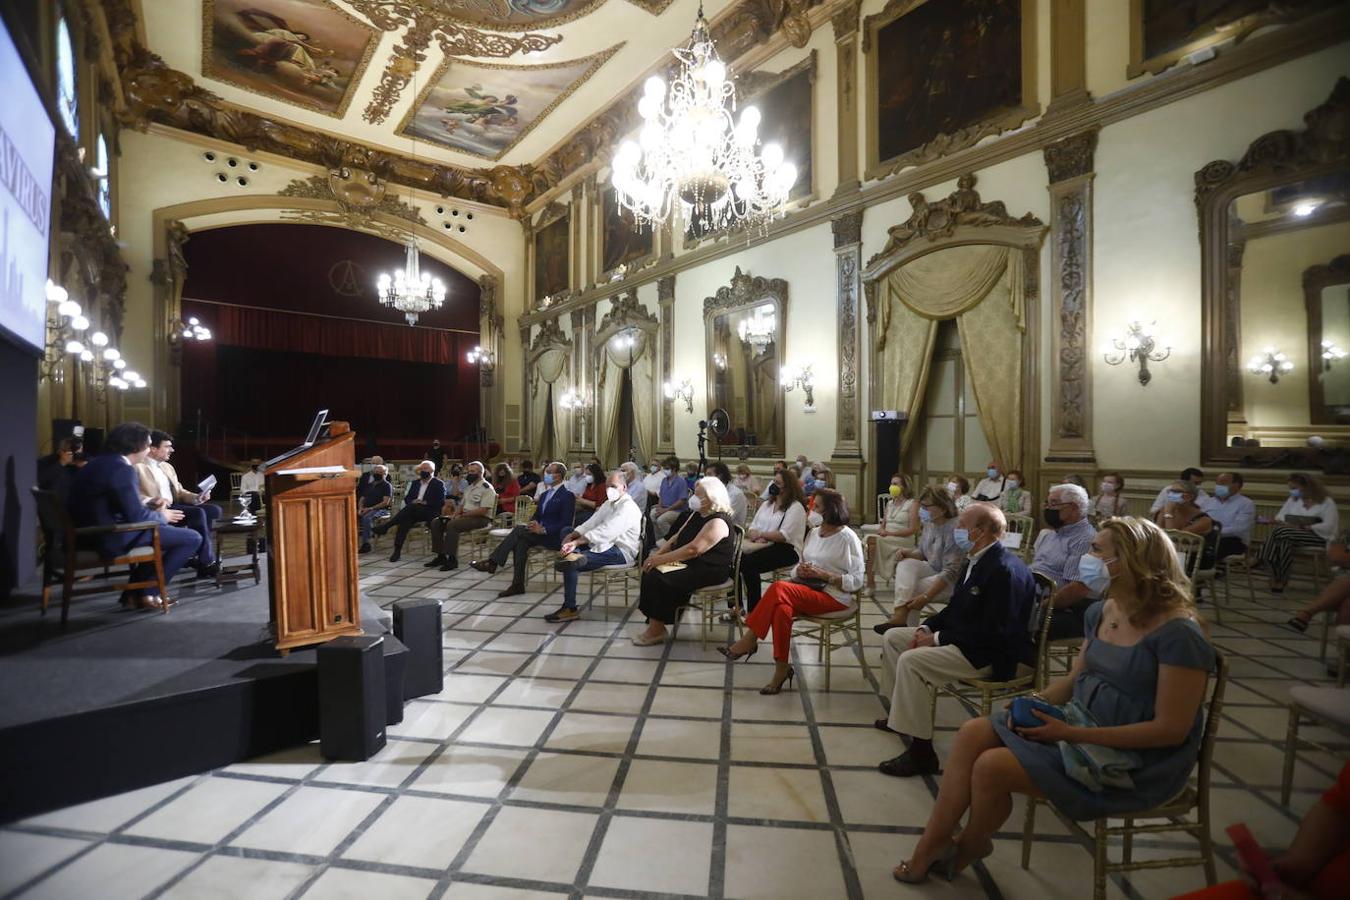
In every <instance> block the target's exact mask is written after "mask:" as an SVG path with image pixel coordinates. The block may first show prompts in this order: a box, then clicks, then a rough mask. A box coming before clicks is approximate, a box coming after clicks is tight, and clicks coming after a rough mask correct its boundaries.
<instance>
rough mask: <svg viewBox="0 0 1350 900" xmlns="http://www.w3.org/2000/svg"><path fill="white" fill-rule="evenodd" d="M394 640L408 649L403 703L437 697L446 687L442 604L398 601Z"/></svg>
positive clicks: (423, 601)
mask: <svg viewBox="0 0 1350 900" xmlns="http://www.w3.org/2000/svg"><path fill="white" fill-rule="evenodd" d="M394 637H396V638H398V639H399V640H400V641H402V642H403V643H404V645H405V646H406V647H407V648H408V657H409V658H408V672H407V674H406V675H405V676H404V678H403V699H404V700H411V699H412V698H413V697H424V696H426V695H427V694H439V693H440V692H441V688H443V687H445V661H444V651H443V650H442V649H441V601H439V600H399V601H398V602H396V603H395V604H394Z"/></svg>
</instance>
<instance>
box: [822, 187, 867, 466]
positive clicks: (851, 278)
mask: <svg viewBox="0 0 1350 900" xmlns="http://www.w3.org/2000/svg"><path fill="white" fill-rule="evenodd" d="M862 217H863V211H862V210H861V209H859V210H856V211H854V212H851V213H847V214H845V215H843V216H840V217H839V218H837V219H834V220H832V221H831V222H830V230H831V231H832V232H833V234H834V272H835V298H836V305H835V314H836V315H837V316H838V317H839V352H838V357H837V359H838V363H839V393H838V396H837V399H836V401H835V405H834V416H835V418H834V421H835V425H834V452H833V453H832V454H831V456H832V457H833V458H835V459H839V458H841V457H858V456H861V455H862V450H861V447H860V445H859V443H858V436H859V432H860V431H861V430H862V410H861V405H862V393H861V391H860V390H859V374H858V361H859V359H860V358H861V355H862V346H861V341H862V328H861V327H859V318H860V313H861V306H862V302H861V297H862Z"/></svg>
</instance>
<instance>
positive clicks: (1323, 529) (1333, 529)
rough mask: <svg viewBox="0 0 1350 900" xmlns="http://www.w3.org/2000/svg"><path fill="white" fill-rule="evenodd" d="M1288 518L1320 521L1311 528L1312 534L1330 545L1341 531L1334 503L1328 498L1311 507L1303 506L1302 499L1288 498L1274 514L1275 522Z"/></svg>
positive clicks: (1339, 517) (1339, 518)
mask: <svg viewBox="0 0 1350 900" xmlns="http://www.w3.org/2000/svg"><path fill="white" fill-rule="evenodd" d="M1289 516H1312V517H1314V518H1318V519H1321V520H1322V521H1320V522H1318V523H1317V524H1315V525H1313V526H1312V530H1313V533H1314V534H1316V535H1317V536H1318V537H1320V538H1322V540H1324V541H1326V542H1328V543H1330V542H1331V540H1332V539H1333V538H1335V537H1336V533H1337V532H1338V531H1340V530H1341V516H1340V513H1339V512H1337V511H1336V501H1335V500H1332V499H1331V498H1330V497H1328V498H1327V499H1325V500H1323V501H1322V502H1321V503H1314V504H1313V505H1312V506H1305V505H1304V503H1303V500H1302V499H1298V500H1295V499H1294V498H1293V497H1290V498H1289V499H1288V500H1286V501H1284V506H1281V507H1280V511H1279V512H1278V513H1276V514H1275V521H1277V522H1284V521H1286V520H1287V519H1288V518H1289Z"/></svg>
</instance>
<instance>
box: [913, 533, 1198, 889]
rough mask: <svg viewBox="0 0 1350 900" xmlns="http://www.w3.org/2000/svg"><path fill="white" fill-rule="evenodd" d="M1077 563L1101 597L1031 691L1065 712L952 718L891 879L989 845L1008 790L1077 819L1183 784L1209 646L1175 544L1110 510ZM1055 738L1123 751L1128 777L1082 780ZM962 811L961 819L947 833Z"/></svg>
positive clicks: (956, 863) (1169, 792) (1149, 802)
mask: <svg viewBox="0 0 1350 900" xmlns="http://www.w3.org/2000/svg"><path fill="white" fill-rule="evenodd" d="M1079 567H1080V568H1079V572H1080V573H1081V574H1083V575H1084V577H1085V578H1087V579H1089V580H1090V581H1091V582H1092V584H1091V586H1092V587H1093V588H1094V589H1097V588H1106V589H1107V594H1106V597H1107V599H1106V600H1105V601H1104V602H1102V603H1095V604H1093V606H1092V607H1091V609H1089V610H1088V613H1087V620H1086V629H1085V640H1084V643H1083V649H1082V652H1081V653H1079V654H1078V656H1077V657H1075V658H1074V663H1073V669H1072V671H1070V672H1069V674H1068V675H1065V676H1064V677H1062V678H1060V679H1058V680H1056V681H1054V682H1053V683H1051V684H1050V685H1049V686H1048V687H1047V688H1046V689H1045V692H1044V695H1043V697H1042V698H1041V699H1043V700H1044V701H1045V702H1047V703H1050V704H1053V705H1056V706H1061V705H1066V704H1067V705H1068V707H1069V709H1068V715H1069V717H1070V718H1071V719H1072V720H1073V722H1072V723H1071V722H1067V721H1060V720H1059V719H1056V718H1054V717H1052V716H1049V715H1045V714H1043V713H1041V712H1040V711H1036V712H1035V715H1036V717H1037V718H1038V719H1040V721H1041V722H1043V723H1044V724H1042V725H1039V726H1037V727H1033V728H1013V727H1011V723H1010V722H1009V720H1008V713H1007V712H1006V711H1003V712H997V713H995V714H993V715H992V716H989V717H987V718H981V719H972V720H970V721H968V722H966V723H965V724H964V725H962V726H961V729H960V731H958V732H957V735H956V740H955V742H954V743H953V745H952V750H951V753H950V754H949V755H948V757H947V762H946V765H945V767H944V770H943V775H942V784H941V787H940V789H939V792H938V798H937V803H936V804H935V805H934V807H933V812H932V814H931V815H930V816H929V818H928V824H927V826H926V827H925V828H924V833H923V837H921V838H920V839H919V843H918V844H917V846H915V848H914V851H913V853H912V855H911V856H910V858H909V859H908V860H906V861H905V862H904V863H901V864H900V866H898V867H897V868H896V869H895V872H894V875H895V877H896V878H897V879H898V880H900V881H906V882H918V881H923V880H924V878H926V877H927V875H928V871H929V869H930V867H931V866H932V865H934V864H935V863H940V864H941V866H942V868H943V869H945V870H946V874H947V875H948V877H951V876H952V875H953V874H955V873H956V872H959V871H961V870H963V869H965V868H967V867H968V866H970V865H971V864H973V863H974V862H976V861H978V860H980V859H982V858H984V857H986V856H988V855H989V854H990V853H992V852H993V850H994V844H993V840H992V837H993V835H994V833H995V832H996V831H998V829H999V828H1000V827H1001V826H1002V825H1003V823H1004V821H1005V820H1007V818H1008V815H1009V814H1010V813H1011V812H1012V808H1013V802H1012V795H1013V794H1026V795H1028V796H1032V797H1038V798H1041V799H1044V800H1047V801H1049V802H1050V803H1053V804H1054V805H1055V806H1056V807H1057V808H1058V809H1060V810H1061V811H1063V812H1064V813H1066V814H1067V815H1068V816H1069V817H1071V818H1073V819H1077V820H1084V819H1096V818H1105V817H1107V816H1113V817H1119V816H1122V815H1125V814H1128V813H1131V812H1137V811H1139V810H1143V809H1148V808H1150V807H1153V806H1157V805H1158V804H1160V803H1163V802H1166V801H1167V800H1169V799H1170V798H1172V797H1174V796H1176V794H1177V793H1178V792H1180V791H1181V789H1182V788H1184V787H1185V786H1186V782H1187V780H1188V779H1189V777H1190V773H1191V770H1192V769H1193V768H1194V767H1195V761H1196V758H1197V757H1198V755H1199V752H1200V738H1201V735H1202V732H1203V729H1204V717H1203V715H1202V706H1203V703H1204V699H1205V689H1206V683H1207V681H1208V674H1209V672H1210V671H1211V670H1212V669H1213V668H1214V650H1213V648H1211V647H1210V645H1209V641H1208V640H1207V639H1206V636H1205V633H1204V630H1203V627H1202V625H1201V624H1200V622H1199V621H1198V619H1197V617H1196V613H1195V605H1194V603H1193V602H1192V600H1191V597H1190V594H1189V593H1188V591H1187V581H1186V576H1185V574H1184V573H1183V572H1182V571H1181V564H1180V562H1179V561H1178V559H1177V554H1176V550H1175V549H1174V548H1173V547H1172V542H1171V541H1170V540H1168V538H1167V535H1166V534H1164V533H1163V532H1162V530H1161V529H1159V528H1158V527H1157V526H1156V525H1154V524H1153V523H1152V522H1149V521H1147V520H1144V519H1133V518H1121V519H1112V520H1111V521H1109V522H1106V523H1105V524H1104V525H1103V526H1102V530H1101V532H1099V533H1098V534H1097V537H1096V539H1095V540H1094V541H1093V543H1092V552H1091V554H1090V555H1086V556H1084V557H1083V558H1082V561H1081V562H1080V563H1079ZM1059 741H1066V742H1068V743H1070V744H1093V745H1096V746H1098V747H1108V748H1113V749H1114V750H1118V751H1122V752H1124V753H1126V754H1128V757H1126V759H1127V760H1128V764H1129V765H1130V768H1129V770H1128V773H1129V780H1130V782H1131V783H1132V784H1131V787H1129V788H1125V787H1115V786H1103V785H1097V786H1096V787H1097V788H1098V789H1091V788H1089V787H1087V786H1086V785H1085V784H1084V783H1083V782H1080V781H1079V780H1078V779H1076V778H1075V777H1074V776H1073V775H1071V774H1069V772H1068V771H1067V770H1066V767H1065V764H1064V757H1063V752H1062V751H1061V749H1060V747H1059V746H1058V742H1059ZM977 767H978V768H979V772H980V775H979V776H978V777H975V774H974V773H975V770H976V768H977ZM967 810H969V811H970V818H969V820H968V821H967V822H966V825H965V828H963V829H961V833H960V836H959V838H957V839H955V840H953V838H952V834H953V833H954V832H956V831H957V829H958V828H959V827H960V822H961V820H962V818H963V817H964V816H965V814H966V811H967Z"/></svg>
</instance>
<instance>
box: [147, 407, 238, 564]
mask: <svg viewBox="0 0 1350 900" xmlns="http://www.w3.org/2000/svg"><path fill="white" fill-rule="evenodd" d="M173 450H174V447H173V435H171V434H168V433H167V432H163V431H158V430H156V431H151V432H150V453H149V455H148V456H147V457H146V460H145V462H143V463H140V464H139V465H137V466H136V474H137V476H138V477H139V479H140V491H141V502H142V503H144V504H145V505H146V506H147V507H149V508H150V509H153V510H155V511H156V512H158V513H160V518H161V519H163V520H164V521H165V522H169V521H171V520H170V519H169V518H168V517H167V516H166V515H165V511H166V510H176V511H178V512H181V513H182V514H183V515H182V516H181V517H180V518H179V521H178V524H179V525H181V526H182V527H184V528H190V529H192V530H193V531H195V532H197V533H198V534H199V535H201V537H202V542H201V547H200V548H199V549H198V550H197V577H199V578H206V577H208V576H211V575H214V574H215V573H216V569H217V568H218V566H219V561H218V560H217V559H216V549H215V545H214V544H213V543H212V542H211V525H212V523H213V522H215V521H216V520H217V519H219V518H220V517H221V515H222V510H221V508H220V507H219V506H216V505H215V504H214V503H208V502H207V501H208V500H210V499H211V492H210V491H200V492H198V491H190V490H188V489H187V488H185V487H183V485H182V483H181V482H180V481H179V480H178V473H177V472H175V471H174V468H173V466H172V465H171V464H170V463H169V458H170V457H171V456H173Z"/></svg>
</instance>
